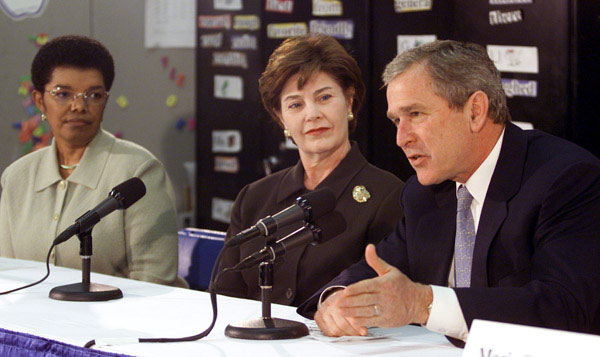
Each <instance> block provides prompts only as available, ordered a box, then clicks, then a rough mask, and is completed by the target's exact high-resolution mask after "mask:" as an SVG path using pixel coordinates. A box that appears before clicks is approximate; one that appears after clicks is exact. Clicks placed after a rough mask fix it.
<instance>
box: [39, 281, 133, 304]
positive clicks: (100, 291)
mask: <svg viewBox="0 0 600 357" xmlns="http://www.w3.org/2000/svg"><path fill="white" fill-rule="evenodd" d="M122 297H123V293H122V292H121V290H120V289H119V288H115V287H114V286H108V285H103V284H96V283H90V287H89V289H87V288H86V287H85V286H84V285H83V283H75V284H69V285H62V286H57V287H55V288H53V289H52V290H50V298H51V299H54V300H65V301H107V300H114V299H120V298H122Z"/></svg>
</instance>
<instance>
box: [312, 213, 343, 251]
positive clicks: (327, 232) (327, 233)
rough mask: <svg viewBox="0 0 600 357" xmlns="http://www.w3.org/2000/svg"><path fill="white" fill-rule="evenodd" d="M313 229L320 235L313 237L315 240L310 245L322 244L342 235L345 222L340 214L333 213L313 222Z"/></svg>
mask: <svg viewBox="0 0 600 357" xmlns="http://www.w3.org/2000/svg"><path fill="white" fill-rule="evenodd" d="M315 227H316V228H317V230H319V231H320V233H319V234H316V235H315V237H316V238H315V240H314V241H313V243H312V244H317V243H323V242H326V241H328V240H330V239H332V238H335V237H337V236H338V235H340V234H342V233H344V231H345V230H346V220H345V219H344V216H342V214H341V213H340V212H338V211H333V212H331V213H329V214H326V215H324V216H323V217H321V218H319V219H318V220H317V221H316V222H315Z"/></svg>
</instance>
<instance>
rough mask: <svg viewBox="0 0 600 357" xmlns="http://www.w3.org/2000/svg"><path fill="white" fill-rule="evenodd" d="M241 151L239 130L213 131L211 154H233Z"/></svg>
mask: <svg viewBox="0 0 600 357" xmlns="http://www.w3.org/2000/svg"><path fill="white" fill-rule="evenodd" d="M240 151H242V133H240V131H239V130H213V132H212V152H214V153H227V154H234V153H238V152H240Z"/></svg>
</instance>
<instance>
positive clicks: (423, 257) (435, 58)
mask: <svg viewBox="0 0 600 357" xmlns="http://www.w3.org/2000/svg"><path fill="white" fill-rule="evenodd" d="M383 80H384V83H385V85H386V86H387V100H388V116H389V118H390V119H391V120H392V121H393V122H394V124H395V125H396V126H397V136H396V140H397V144H398V146H400V147H401V148H402V149H403V150H404V153H405V154H406V156H407V158H408V160H409V161H410V163H411V165H412V167H413V168H414V169H415V171H416V178H415V177H412V178H410V179H409V180H408V181H407V183H406V186H405V188H404V191H403V193H402V196H401V205H402V207H403V210H404V218H403V219H402V221H401V222H399V224H398V226H397V228H396V230H395V232H394V233H392V234H391V235H390V236H389V237H387V238H386V239H385V240H383V241H382V242H381V243H379V244H378V245H377V247H376V248H375V246H373V245H369V246H368V247H367V249H366V251H365V260H363V261H361V262H359V263H357V264H355V265H353V266H351V267H350V268H348V269H346V270H345V271H344V272H342V273H341V274H340V275H339V276H338V277H337V278H335V279H334V280H332V281H331V282H330V283H329V284H328V285H327V286H326V287H324V288H323V289H321V290H320V291H318V292H317V293H316V294H315V295H313V296H312V297H311V298H310V299H309V300H307V301H306V302H305V303H303V304H302V305H301V306H300V307H299V309H298V312H299V313H300V314H302V315H305V316H309V317H311V316H313V314H314V318H315V320H316V322H317V324H318V325H319V327H320V328H321V329H322V330H323V331H324V332H325V333H326V334H328V335H332V336H339V335H362V334H366V333H367V330H366V326H380V327H398V326H402V325H405V324H409V323H419V324H423V325H424V326H425V327H427V328H428V329H430V330H432V331H436V332H439V333H442V334H445V335H447V336H449V337H453V338H457V339H459V340H463V341H464V340H466V338H467V337H468V329H469V327H470V325H471V323H472V321H473V319H485V320H493V321H503V322H509V323H517V324H524V325H531V326H542V327H549V328H557V329H564V330H570V331H580V332H591V333H600V313H599V312H600V260H599V259H600V258H598V257H600V161H599V160H598V159H597V158H596V157H594V156H593V155H591V154H590V153H589V152H587V151H585V150H583V149H581V148H579V147H577V146H576V145H574V144H572V143H569V142H567V141H565V140H562V139H559V138H556V137H553V136H551V135H548V134H545V133H542V132H539V131H535V130H531V131H523V130H521V129H519V128H518V127H516V126H515V125H514V124H511V123H510V115H509V113H508V109H507V107H506V98H505V95H504V91H503V90H502V84H501V81H500V75H499V73H498V71H497V69H496V68H495V66H494V64H493V62H492V61H491V60H490V59H489V57H488V55H487V53H486V52H485V50H484V49H483V48H482V47H481V46H478V45H474V44H464V43H459V42H455V41H436V42H434V43H430V44H425V45H422V46H419V47H417V48H415V49H412V50H409V51H406V52H404V53H402V54H400V55H398V56H397V57H396V58H395V59H394V60H393V61H392V62H390V63H389V64H388V66H387V67H386V70H385V72H384V74H383ZM315 311H316V313H315Z"/></svg>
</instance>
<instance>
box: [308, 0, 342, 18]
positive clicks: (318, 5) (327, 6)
mask: <svg viewBox="0 0 600 357" xmlns="http://www.w3.org/2000/svg"><path fill="white" fill-rule="evenodd" d="M343 12H344V7H343V5H342V2H341V1H340V0H313V2H312V14H313V16H342V13H343Z"/></svg>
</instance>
